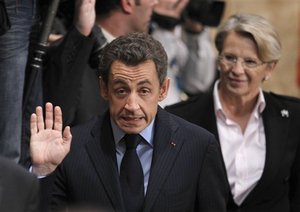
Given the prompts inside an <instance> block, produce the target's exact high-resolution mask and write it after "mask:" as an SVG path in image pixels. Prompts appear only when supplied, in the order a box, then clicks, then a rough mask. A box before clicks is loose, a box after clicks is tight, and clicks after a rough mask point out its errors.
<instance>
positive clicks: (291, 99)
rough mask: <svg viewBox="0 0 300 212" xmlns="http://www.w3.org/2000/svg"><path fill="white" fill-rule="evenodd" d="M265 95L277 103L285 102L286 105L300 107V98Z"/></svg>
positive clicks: (274, 94)
mask: <svg viewBox="0 0 300 212" xmlns="http://www.w3.org/2000/svg"><path fill="white" fill-rule="evenodd" d="M265 95H269V96H270V97H271V98H273V99H276V100H277V101H280V102H284V103H286V104H295V105H300V98H297V97H294V96H287V95H283V94H277V93H273V92H270V93H265Z"/></svg>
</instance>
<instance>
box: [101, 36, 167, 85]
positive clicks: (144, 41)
mask: <svg viewBox="0 0 300 212" xmlns="http://www.w3.org/2000/svg"><path fill="white" fill-rule="evenodd" d="M148 60H150V61H153V62H154V64H155V67H156V72H157V75H158V78H159V82H160V85H162V83H163V81H164V80H165V78H166V76H167V63H168V58H167V54H166V51H165V50H164V48H163V46H162V45H161V43H160V42H158V41H157V40H155V39H154V38H153V37H152V36H151V35H149V34H146V33H139V32H134V33H129V34H127V35H124V36H120V37H118V38H117V39H115V40H113V41H112V42H111V43H109V44H107V45H106V46H105V47H104V48H103V49H102V51H101V54H100V67H99V70H100V76H101V77H102V79H103V81H104V82H105V83H106V84H107V83H108V76H109V73H110V68H111V64H112V63H113V62H114V61H120V62H122V63H124V64H126V65H129V66H136V65H139V64H141V63H143V62H146V61H148Z"/></svg>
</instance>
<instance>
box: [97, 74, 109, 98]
mask: <svg viewBox="0 0 300 212" xmlns="http://www.w3.org/2000/svg"><path fill="white" fill-rule="evenodd" d="M99 85H100V94H101V96H102V98H103V99H105V100H108V88H107V85H106V84H105V82H104V81H103V79H102V78H101V77H100V78H99Z"/></svg>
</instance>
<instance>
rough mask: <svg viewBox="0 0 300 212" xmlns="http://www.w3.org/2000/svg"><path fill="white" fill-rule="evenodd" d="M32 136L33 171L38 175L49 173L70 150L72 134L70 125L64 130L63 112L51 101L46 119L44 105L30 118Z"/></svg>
mask: <svg viewBox="0 0 300 212" xmlns="http://www.w3.org/2000/svg"><path fill="white" fill-rule="evenodd" d="M30 129H31V138H30V154H31V160H32V165H33V172H34V173H36V174H37V175H48V174H50V173H51V172H53V171H54V170H55V169H56V167H57V166H58V165H59V164H60V163H61V162H62V160H63V159H64V158H65V156H66V155H67V154H68V152H69V151H70V144H71V140H72V135H71V132H70V127H66V128H65V129H64V131H63V132H62V112H61V109H60V108H59V107H55V109H54V110H53V106H52V104H51V103H47V104H46V109H45V121H44V118H43V109H42V107H37V108H36V113H34V114H32V115H31V120H30Z"/></svg>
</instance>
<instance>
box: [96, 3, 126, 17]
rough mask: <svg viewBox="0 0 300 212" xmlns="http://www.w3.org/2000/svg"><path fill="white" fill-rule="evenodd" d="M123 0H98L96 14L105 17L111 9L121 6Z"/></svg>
mask: <svg viewBox="0 0 300 212" xmlns="http://www.w3.org/2000/svg"><path fill="white" fill-rule="evenodd" d="M120 1H121V0H96V5H95V9H96V14H97V15H98V16H102V17H105V16H106V15H108V14H109V13H110V12H111V11H113V10H116V9H118V8H120Z"/></svg>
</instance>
